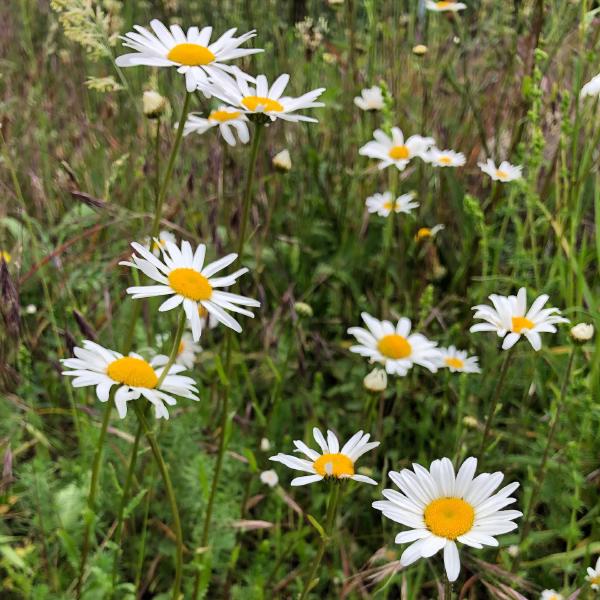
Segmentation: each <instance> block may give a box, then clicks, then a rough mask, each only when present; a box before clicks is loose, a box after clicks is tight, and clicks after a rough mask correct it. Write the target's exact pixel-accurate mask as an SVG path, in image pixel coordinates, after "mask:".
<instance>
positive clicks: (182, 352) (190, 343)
mask: <svg viewBox="0 0 600 600" xmlns="http://www.w3.org/2000/svg"><path fill="white" fill-rule="evenodd" d="M200 352H202V346H200V344H196V342H194V339H193V337H192V334H191V333H189V332H188V331H186V332H185V333H184V334H183V335H182V336H181V341H180V342H179V348H178V349H177V358H176V359H175V362H176V363H177V364H178V365H183V366H184V367H185V368H186V369H191V368H192V367H193V366H194V363H195V362H196V355H198V354H199V353H200Z"/></svg>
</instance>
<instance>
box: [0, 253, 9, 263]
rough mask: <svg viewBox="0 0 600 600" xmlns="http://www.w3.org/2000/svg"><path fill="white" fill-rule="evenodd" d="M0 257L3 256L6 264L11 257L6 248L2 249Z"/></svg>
mask: <svg viewBox="0 0 600 600" xmlns="http://www.w3.org/2000/svg"><path fill="white" fill-rule="evenodd" d="M0 258H3V259H4V262H5V263H6V264H8V263H9V262H10V259H11V258H12V257H11V255H10V254H9V253H8V252H7V251H6V250H2V252H0Z"/></svg>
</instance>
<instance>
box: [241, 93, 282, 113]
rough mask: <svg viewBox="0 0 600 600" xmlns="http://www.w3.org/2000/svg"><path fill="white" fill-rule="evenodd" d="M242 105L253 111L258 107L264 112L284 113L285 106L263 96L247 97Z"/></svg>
mask: <svg viewBox="0 0 600 600" xmlns="http://www.w3.org/2000/svg"><path fill="white" fill-rule="evenodd" d="M242 104H243V105H244V106H245V107H246V108H247V109H248V110H251V111H256V110H257V109H258V107H261V108H262V110H263V111H264V112H283V104H281V103H280V102H277V100H271V98H265V97H263V96H246V97H245V98H244V99H243V100H242Z"/></svg>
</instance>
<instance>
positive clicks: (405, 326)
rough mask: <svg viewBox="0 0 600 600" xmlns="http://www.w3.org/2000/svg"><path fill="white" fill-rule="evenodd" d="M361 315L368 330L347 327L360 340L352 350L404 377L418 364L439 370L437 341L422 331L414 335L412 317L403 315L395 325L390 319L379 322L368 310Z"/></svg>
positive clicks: (431, 369)
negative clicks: (408, 317)
mask: <svg viewBox="0 0 600 600" xmlns="http://www.w3.org/2000/svg"><path fill="white" fill-rule="evenodd" d="M361 317H362V319H363V321H364V322H365V324H366V325H367V327H368V329H363V328H362V327H350V329H348V333H349V334H350V335H353V336H354V337H355V338H356V340H357V341H358V342H359V344H358V345H356V346H351V347H350V352H355V353H356V354H360V355H361V356H366V357H368V358H369V359H370V360H371V362H378V363H381V364H382V365H384V367H385V370H386V371H387V372H388V374H389V375H394V374H395V375H400V376H404V375H406V374H407V373H408V370H409V369H411V368H412V367H413V365H415V364H417V365H421V366H422V367H425V368H426V369H429V370H430V371H431V372H432V373H435V372H436V371H437V363H438V357H439V350H438V348H437V347H436V346H437V343H436V342H431V341H429V340H428V339H427V338H426V337H425V336H424V335H422V334H420V333H413V334H412V335H411V333H410V328H411V323H410V319H407V318H406V317H402V318H401V319H400V320H399V321H398V323H397V324H396V326H395V327H394V325H393V323H391V322H390V321H378V320H377V319H375V318H374V317H372V316H371V315H369V314H368V313H366V312H363V313H361Z"/></svg>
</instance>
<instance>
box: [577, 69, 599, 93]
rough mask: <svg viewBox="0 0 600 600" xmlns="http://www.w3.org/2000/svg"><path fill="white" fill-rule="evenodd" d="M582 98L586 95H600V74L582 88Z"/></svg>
mask: <svg viewBox="0 0 600 600" xmlns="http://www.w3.org/2000/svg"><path fill="white" fill-rule="evenodd" d="M579 95H580V96H581V98H585V97H586V96H598V95H600V74H599V75H596V76H595V77H592V79H590V80H589V81H588V82H587V83H586V84H585V85H584V86H583V87H582V88H581V92H580V93H579Z"/></svg>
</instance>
